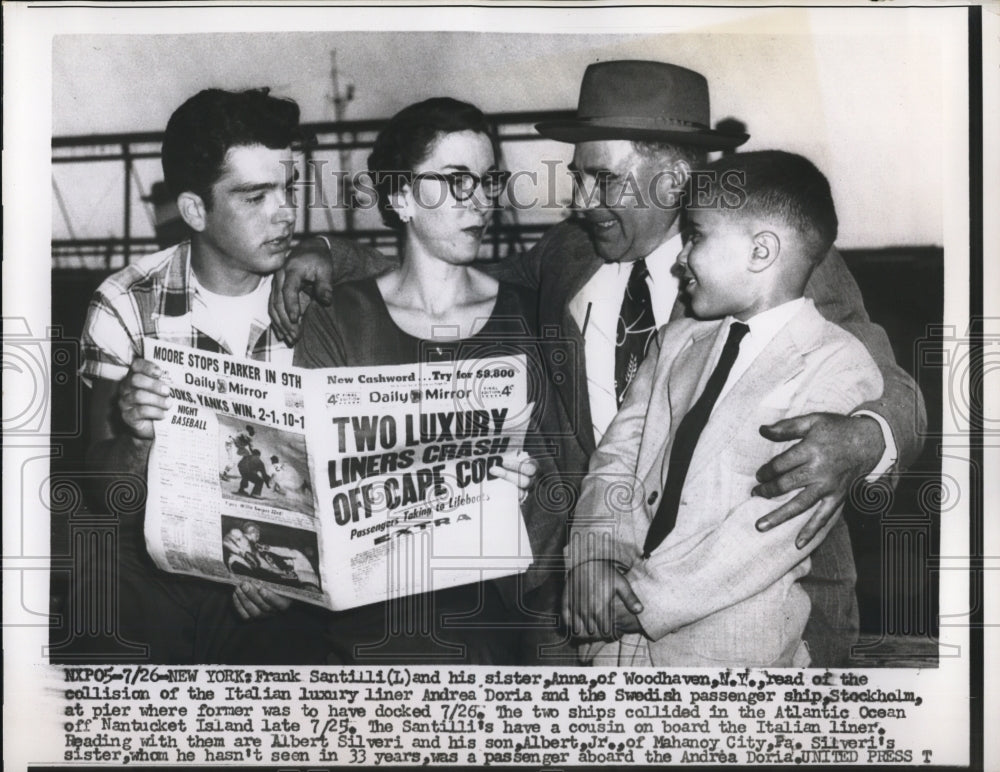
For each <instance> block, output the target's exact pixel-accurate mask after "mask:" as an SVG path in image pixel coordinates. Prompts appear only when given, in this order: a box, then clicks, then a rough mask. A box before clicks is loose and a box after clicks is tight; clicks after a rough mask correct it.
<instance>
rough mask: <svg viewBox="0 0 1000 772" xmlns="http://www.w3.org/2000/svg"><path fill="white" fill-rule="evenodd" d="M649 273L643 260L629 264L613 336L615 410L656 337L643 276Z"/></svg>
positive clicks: (649, 300) (650, 302) (651, 306)
mask: <svg viewBox="0 0 1000 772" xmlns="http://www.w3.org/2000/svg"><path fill="white" fill-rule="evenodd" d="M647 276H649V270H648V269H647V268H646V261H645V260H644V259H642V258H639V259H638V260H636V261H635V262H633V263H632V273H631V274H629V278H628V284H627V285H626V287H625V297H624V298H622V307H621V311H620V312H619V314H618V330H617V333H616V337H615V397H616V398H617V399H618V407H621V406H622V400H623V399H624V397H625V390H626V389H627V388H628V385H629V384H630V383H631V382H632V379H633V378H634V377H635V374H636V372H637V371H638V369H639V365H640V364H642V360H643V357H645V356H646V349H647V348H649V342H650V340H652V338H653V335H655V334H656V319H654V318H653V299H652V297H650V294H649V285H648V284H646V277H647Z"/></svg>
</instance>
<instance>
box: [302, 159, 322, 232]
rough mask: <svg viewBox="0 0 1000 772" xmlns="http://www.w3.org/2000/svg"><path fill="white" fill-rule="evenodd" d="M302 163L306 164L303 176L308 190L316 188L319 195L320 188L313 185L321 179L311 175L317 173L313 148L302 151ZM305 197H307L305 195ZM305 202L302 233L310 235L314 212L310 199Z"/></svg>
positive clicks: (317, 183)
mask: <svg viewBox="0 0 1000 772" xmlns="http://www.w3.org/2000/svg"><path fill="white" fill-rule="evenodd" d="M302 163H303V164H304V165H305V168H304V169H303V170H302V172H303V174H302V178H303V179H304V180H305V183H306V185H305V188H306V190H307V191H309V192H310V193H312V192H313V191H314V190H315V192H316V194H317V195H319V190H318V189H317V188H313V187H312V185H319V184H320V181H319V180H318V179H312V178H311V177H310V175H312V174H314V173H315V170H314V169H313V164H312V150H310V149H309V148H305V150H303V151H302ZM310 183H312V185H310ZM303 198H306V197H305V196H304V197H303ZM309 198H311V196H310V197H309ZM303 203H304V204H305V207H304V210H305V211H304V213H303V215H302V235H303V236H309V235H310V234H311V233H312V212H311V211H310V210H311V209H312V207H310V206H309V203H310V202H309V200H306V201H304V202H303Z"/></svg>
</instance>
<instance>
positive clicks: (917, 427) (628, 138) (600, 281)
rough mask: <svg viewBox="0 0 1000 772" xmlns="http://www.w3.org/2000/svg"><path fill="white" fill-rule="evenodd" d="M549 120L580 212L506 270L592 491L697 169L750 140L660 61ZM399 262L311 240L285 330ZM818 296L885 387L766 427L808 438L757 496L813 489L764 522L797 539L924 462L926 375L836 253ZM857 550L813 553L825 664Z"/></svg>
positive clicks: (603, 73)
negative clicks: (315, 306) (919, 382)
mask: <svg viewBox="0 0 1000 772" xmlns="http://www.w3.org/2000/svg"><path fill="white" fill-rule="evenodd" d="M536 128H537V129H538V131H539V133H541V134H542V135H543V136H545V137H549V138H552V139H555V140H559V141H562V142H571V143H573V144H574V145H575V149H574V154H573V162H572V170H573V173H574V175H575V178H576V181H577V189H576V194H575V199H576V208H577V213H576V214H577V216H575V217H573V218H571V219H570V220H567V221H565V222H563V223H560V224H559V225H556V226H554V227H553V228H551V229H550V230H549V231H548V232H547V233H546V234H545V236H544V237H543V238H542V239H541V241H539V243H538V244H536V245H535V247H534V248H533V249H531V250H530V251H529V252H528V253H526V254H523V255H518V256H514V257H511V258H509V259H507V260H505V261H502V263H501V264H499V265H498V266H496V270H497V273H498V274H502V276H503V278H506V279H508V280H511V279H513V280H516V281H519V282H521V283H524V284H527V285H529V286H531V287H534V288H536V289H537V291H538V296H539V308H538V316H539V324H540V327H541V329H543V330H545V331H546V333H545V334H544V335H543V339H542V345H543V346H545V347H546V349H547V351H546V353H547V361H548V363H549V364H550V366H551V376H552V386H553V389H552V392H553V395H554V396H553V399H554V403H555V404H554V405H553V407H554V408H555V409H556V411H557V414H558V415H559V417H560V420H561V427H560V431H559V432H558V438H557V439H558V442H557V446H558V447H557V453H558V459H557V463H558V466H559V469H560V472H561V474H562V476H563V478H564V480H565V481H567V482H568V483H569V484H570V485H571V486H573V487H574V488H575V489H578V486H579V484H580V482H581V480H582V478H583V477H584V476H585V474H586V471H587V464H588V460H589V458H590V456H591V454H592V453H593V451H594V450H595V448H596V446H597V443H598V442H599V441H600V439H601V437H602V436H603V434H604V432H605V430H606V429H607V427H608V425H609V424H610V422H611V419H612V418H613V417H614V415H615V413H616V411H617V409H618V407H619V405H620V404H621V400H622V397H623V395H624V392H625V390H626V389H627V388H628V385H629V382H630V380H631V378H632V376H633V375H634V374H635V371H636V370H637V369H638V365H639V363H640V362H641V360H642V358H643V356H644V355H645V351H646V347H647V344H648V343H649V340H650V337H651V336H652V334H653V332H654V331H655V330H656V328H657V327H658V326H660V325H663V324H665V323H666V322H668V321H669V320H670V319H671V318H675V317H678V316H681V315H683V313H684V308H683V307H682V306H681V304H680V303H679V302H678V284H677V280H676V279H675V278H674V276H673V275H672V273H671V269H672V267H673V265H674V262H675V259H676V257H677V255H678V254H679V253H680V251H681V248H682V242H681V228H680V216H679V215H680V202H681V197H682V194H683V191H684V190H685V187H686V186H687V185H688V182H689V180H690V179H691V176H692V171H696V170H697V169H698V168H699V166H700V165H702V164H703V163H704V162H705V161H706V158H707V153H708V152H709V151H719V150H732V149H734V148H736V147H738V146H739V145H741V144H743V143H744V142H745V141H746V140H747V139H748V137H747V135H745V134H744V135H732V134H727V133H722V132H720V131H717V130H714V129H712V128H711V121H710V111H709V91H708V83H707V81H706V79H705V78H704V77H703V76H702V75H700V74H699V73H696V72H693V71H691V70H689V69H686V68H683V67H678V66H676V65H672V64H667V63H663V62H650V61H610V62H602V63H599V64H593V65H591V66H589V67H588V68H587V70H586V72H585V73H584V77H583V83H582V85H581V89H580V98H579V105H578V108H577V114H576V116H575V117H574V118H570V119H566V120H559V121H547V122H544V123H540V124H538V125H537V127H536ZM331 258H332V259H331ZM387 264H391V261H389V259H388V258H386V257H385V256H384V255H381V253H378V252H375V251H374V250H369V249H367V248H365V247H362V246H360V245H356V244H353V243H352V242H348V241H344V240H341V239H336V240H327V239H322V240H316V239H314V240H310V241H308V242H306V243H304V244H303V245H300V247H299V248H298V250H297V251H296V252H293V255H292V257H291V258H290V260H289V261H288V264H287V265H286V268H285V275H284V277H283V278H284V281H283V282H281V281H280V280H279V282H278V283H276V287H275V291H274V292H273V293H272V319H273V321H274V323H275V326H276V328H278V329H279V330H281V331H284V333H285V334H286V335H287V336H289V337H294V336H295V335H296V334H297V323H298V321H299V319H300V318H301V306H300V303H301V302H303V301H304V299H305V297H306V293H309V294H312V295H313V296H316V297H319V298H322V297H323V296H324V294H325V292H326V291H327V290H328V287H329V285H330V284H331V283H332V281H333V280H334V277H336V280H337V281H342V280H346V279H352V278H358V277H360V276H363V275H371V274H372V273H378V272H380V271H381V270H384V269H385V268H386V267H387ZM806 295H807V297H811V298H812V299H813V300H814V302H815V303H816V307H817V308H818V309H819V310H820V312H821V313H822V314H823V315H824V316H825V317H826V318H828V319H830V320H831V321H833V322H835V323H837V324H839V325H841V326H842V327H844V328H845V329H847V330H848V331H850V332H851V333H852V334H854V335H855V336H856V337H857V338H858V339H860V340H861V341H862V342H863V343H864V344H865V346H866V347H867V348H868V349H869V351H870V352H871V354H872V356H873V358H874V359H875V361H876V362H877V363H878V365H879V368H880V370H881V371H882V375H883V378H884V382H885V389H884V392H883V395H882V397H881V398H880V399H879V400H877V401H876V402H873V403H870V404H865V405H860V406H858V409H857V410H856V411H855V413H854V414H853V415H852V416H837V415H831V414H810V415H805V416H799V417H796V418H792V419H788V420H785V421H781V422H779V423H777V424H774V425H772V426H768V427H761V432H762V434H764V436H766V437H768V438H769V439H773V440H775V441H785V440H794V439H800V440H801V442H799V443H798V444H796V445H795V446H793V447H792V448H791V449H790V450H788V451H786V452H784V453H782V454H780V455H778V456H776V457H775V458H774V459H772V460H771V461H770V462H769V463H768V464H766V465H765V466H764V467H762V468H761V470H760V471H759V472H758V479H759V480H760V481H761V485H760V486H759V487H758V490H757V491H756V492H757V493H758V494H759V495H761V496H765V497H774V496H778V495H781V494H784V493H787V492H789V491H792V490H797V489H801V490H800V492H799V493H798V495H796V496H795V497H793V498H792V499H791V500H790V501H788V502H787V503H785V504H784V505H782V506H781V507H778V508H777V509H776V510H775V511H773V512H771V513H770V514H769V515H768V516H766V517H764V518H762V519H761V521H759V523H758V528H760V529H761V530H766V529H768V528H770V527H773V526H775V525H777V524H779V523H781V522H784V521H785V520H787V519H789V518H791V517H794V516H796V515H799V514H802V513H804V512H809V514H810V517H809V519H808V522H807V523H806V525H805V526H804V527H803V529H802V532H801V533H800V535H799V538H798V543H799V544H804V543H806V542H807V541H809V539H810V538H811V537H812V536H813V535H814V534H815V533H817V532H818V531H819V530H820V529H821V528H822V527H823V526H824V525H825V524H826V523H827V522H828V520H829V518H830V517H831V516H832V515H833V513H834V512H835V511H836V510H837V507H838V505H839V504H840V503H841V502H842V501H843V500H844V498H845V497H846V495H847V493H848V491H849V489H850V487H851V485H852V484H853V483H854V481H855V480H857V479H858V478H860V477H863V476H866V475H873V474H882V473H884V472H886V471H888V470H889V469H891V468H894V467H895V466H897V465H902V464H906V463H908V462H910V461H912V460H913V459H914V458H915V457H916V455H917V454H918V453H919V451H920V447H921V439H920V436H921V432H922V429H923V425H924V420H925V419H924V406H923V400H922V397H921V395H920V392H919V390H918V389H917V387H916V384H915V383H914V382H913V380H912V379H911V378H909V377H908V376H907V375H906V373H905V372H904V371H903V370H902V369H901V368H899V367H898V366H897V365H896V363H895V361H894V359H893V355H892V349H891V347H890V345H889V341H888V339H887V337H886V335H885V333H884V331H883V330H882V329H881V328H879V327H877V326H876V325H874V324H872V323H871V322H870V321H869V319H868V315H867V313H866V312H865V308H864V304H863V301H862V298H861V293H860V291H859V289H858V287H857V284H856V283H855V282H854V279H853V278H852V277H851V275H850V272H849V271H848V269H847V267H846V265H845V264H844V262H843V260H842V258H841V257H840V255H839V254H838V253H837V252H836V250H831V251H830V253H829V254H828V255H827V256H826V258H825V259H824V260H823V262H822V264H821V265H820V266H819V267H818V268H817V269H816V270H815V271H814V273H813V275H812V279H811V280H810V282H809V285H808V287H807V289H806ZM305 302H308V301H305ZM637 441H638V438H637ZM850 549H851V545H850V539H849V537H848V533H847V528H846V525H845V524H844V523H839V524H838V525H837V526H835V527H834V528H833V530H831V531H830V533H829V534H828V536H827V538H826V540H825V541H824V543H823V545H822V546H821V547H820V548H819V549H817V550H816V551H815V552H814V553H813V563H812V569H811V571H810V574H809V576H808V577H806V578H805V579H804V580H803V584H804V586H805V587H806V589H807V591H808V592H809V595H810V600H811V602H812V611H811V614H810V619H809V624H808V626H807V628H806V631H805V635H804V637H805V640H806V642H807V643H808V645H809V648H810V651H811V654H812V662H813V664H814V665H816V666H825V667H833V666H838V665H843V664H845V663H846V661H847V659H848V657H849V655H850V646H851V644H852V643H853V642H854V641H855V640H856V637H857V632H858V608H857V600H856V596H855V593H854V582H855V576H854V573H853V568H851V570H849V571H845V570H844V568H843V566H844V565H848V566H853V564H852V563H851V561H844V560H842V559H840V557H839V556H840V555H844V554H849V551H850ZM845 551H847V552H845Z"/></svg>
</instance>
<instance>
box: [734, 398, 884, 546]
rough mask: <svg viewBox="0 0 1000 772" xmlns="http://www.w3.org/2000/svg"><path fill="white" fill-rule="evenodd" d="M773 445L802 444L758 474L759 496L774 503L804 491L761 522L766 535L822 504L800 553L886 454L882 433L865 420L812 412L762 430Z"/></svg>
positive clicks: (801, 536)
mask: <svg viewBox="0 0 1000 772" xmlns="http://www.w3.org/2000/svg"><path fill="white" fill-rule="evenodd" d="M760 433H761V434H762V435H763V436H764V437H767V439H769V440H774V441H775V442H785V441H787V440H798V439H801V440H802V441H801V442H799V443H797V444H796V445H793V446H792V447H791V448H789V449H788V450H786V451H785V452H784V453H781V454H780V455H778V456H776V457H774V458H772V459H771V460H770V461H769V462H767V463H766V464H764V466H762V467H761V468H760V469H758V470H757V480H758V481H759V482H760V483H761V484H760V485H758V486H757V487H756V488H754V490H753V494H754V495H755V496H763V497H765V498H769V499H770V498H774V497H775V496H780V495H782V494H784V493H788V492H789V491H793V490H796V489H799V488H801V489H802V490H801V491H800V492H799V494H798V495H797V496H795V497H794V498H793V499H792V500H791V501H788V502H786V503H785V504H782V505H781V506H780V507H778V508H777V509H775V510H774V511H773V512H771V513H769V514H767V515H765V516H764V517H762V518H761V519H760V520H758V521H757V529H758V530H761V531H767V530H770V529H771V528H773V527H774V526H776V525H780V524H781V523H784V522H785V521H786V520H790V519H791V518H793V517H796V516H798V515H801V514H802V513H803V512H805V511H806V510H808V509H809V508H810V507H813V506H815V505H816V504H819V506H818V507H817V508H816V511H815V512H813V514H812V516H811V517H810V518H809V522H808V523H806V524H805V526H803V528H802V530H801V531H799V535H798V537H797V538H796V540H795V546H796V547H798V548H799V549H802V547H804V546H805V545H806V544H808V543H809V541H811V540H812V538H813V537H814V536H815V535H816V534H817V533H818V532H819V531H820V529H821V528H823V526H824V525H826V524H827V522H829V520H830V518H831V517H833V515H834V513H835V512H836V511H837V507H839V506H840V504H841V503H842V502H843V501H844V499H845V498H847V494H848V492H850V490H851V486H852V485H853V484H854V482H855V481H856V480H857V479H858V478H861V477H864V476H865V475H866V474H868V473H869V472H871V470H872V469H874V468H875V465H876V464H877V463H878V461H879V459H880V458H881V457H882V453H883V451H884V450H885V441H884V439H883V436H882V429H881V428H880V427H879V425H878V422H877V421H875V420H874V419H873V418H869V417H867V416H859V417H850V416H842V415H836V414H834V413H809V414H808V415H804V416H799V417H797V418H786V419H785V420H784V421H778V422H777V423H774V424H771V425H770V426H762V427H760Z"/></svg>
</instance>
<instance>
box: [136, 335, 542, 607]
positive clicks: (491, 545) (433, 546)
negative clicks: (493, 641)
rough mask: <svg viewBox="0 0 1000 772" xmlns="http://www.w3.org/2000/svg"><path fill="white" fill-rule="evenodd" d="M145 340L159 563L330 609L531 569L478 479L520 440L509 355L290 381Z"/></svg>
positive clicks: (307, 373) (520, 402)
mask: <svg viewBox="0 0 1000 772" xmlns="http://www.w3.org/2000/svg"><path fill="white" fill-rule="evenodd" d="M144 345H145V354H146V358H147V359H150V360H152V361H153V362H155V363H156V364H157V365H159V367H160V368H161V369H162V371H163V373H164V376H163V377H164V379H165V380H166V381H167V382H168V383H169V384H170V390H171V396H172V405H171V407H170V409H169V411H168V413H167V415H166V417H165V418H164V419H163V420H161V421H158V422H156V439H155V442H154V443H153V449H152V451H151V453H150V459H149V470H148V498H147V505H146V520H145V536H146V546H147V549H148V551H149V554H150V556H151V557H152V558H153V560H154V562H155V563H156V564H157V565H158V566H159V567H160V568H162V569H164V570H167V571H172V572H175V573H180V574H188V575H192V576H200V577H204V578H207V579H213V580H216V581H220V582H228V583H231V584H237V583H239V582H242V581H245V580H246V579H248V578H249V579H252V580H254V581H257V582H259V583H261V584H264V585H267V586H268V587H269V588H270V589H272V590H274V591H276V592H280V593H281V594H283V595H286V596H288V597H292V598H296V599H299V600H302V601H306V602H309V603H313V604H316V605H321V606H325V607H327V608H330V609H333V610H339V609H345V608H352V607H355V606H361V605H365V604H368V603H375V602H379V601H384V600H387V599H390V598H394V597H401V596H404V595H410V594H414V593H419V592H427V591H431V590H439V589H443V588H445V587H452V586H455V585H459V584H468V583H472V582H478V581H482V580H485V579H491V578H496V577H500V576H507V575H511V574H515V573H519V572H522V571H524V570H525V569H526V568H527V567H528V566H529V565H530V564H531V561H532V554H531V547H530V544H529V541H528V536H527V532H526V530H525V526H524V520H523V518H522V516H521V511H520V505H519V503H518V490H517V488H516V487H515V486H514V485H513V484H512V483H510V482H508V481H506V480H502V479H497V478H496V477H494V476H493V473H492V470H493V469H494V468H495V467H497V466H499V465H500V464H501V462H502V460H503V459H504V457H512V456H513V455H514V454H515V453H517V452H518V451H520V450H521V448H522V445H523V442H524V435H525V432H526V431H527V428H528V424H529V419H530V414H531V409H532V404H531V403H529V402H527V397H526V395H527V377H526V369H527V368H526V363H525V361H524V357H523V356H520V355H518V356H505V357H503V358H502V359H495V360H489V359H488V360H476V361H455V362H446V363H435V364H429V365H426V364H425V365H422V364H409V365H398V366H386V367H363V368H360V367H357V368H356V367H350V368H332V369H323V370H306V369H302V368H296V367H286V368H280V367H274V366H272V365H270V364H269V363H266V362H256V361H249V360H244V359H238V358H236V357H231V356H227V355H224V354H214V353H210V352H205V351H199V350H196V349H191V348H188V347H185V346H179V345H175V344H168V343H164V342H162V341H158V340H154V339H151V338H147V339H146V340H145V342H144Z"/></svg>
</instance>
